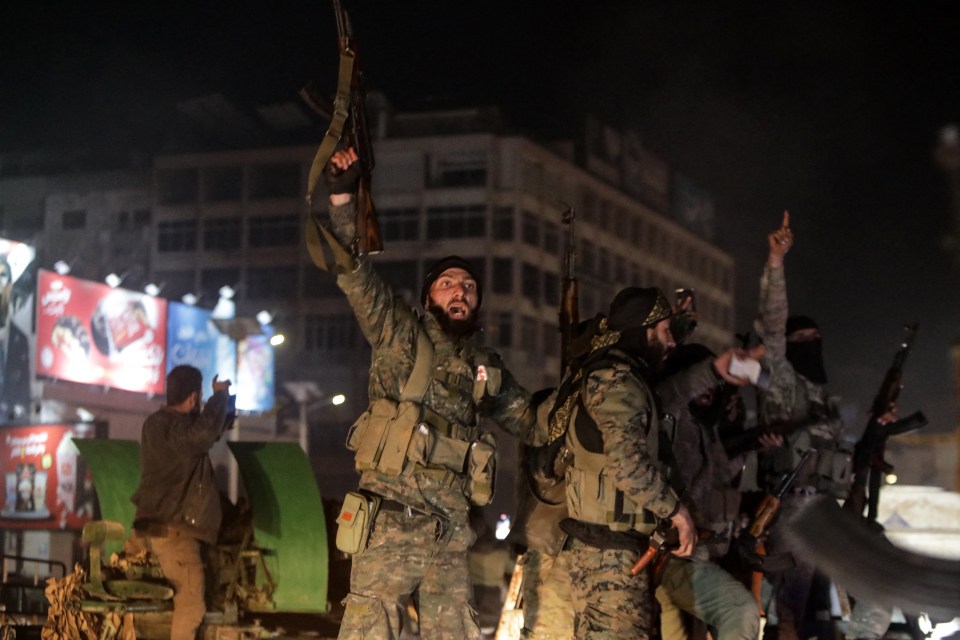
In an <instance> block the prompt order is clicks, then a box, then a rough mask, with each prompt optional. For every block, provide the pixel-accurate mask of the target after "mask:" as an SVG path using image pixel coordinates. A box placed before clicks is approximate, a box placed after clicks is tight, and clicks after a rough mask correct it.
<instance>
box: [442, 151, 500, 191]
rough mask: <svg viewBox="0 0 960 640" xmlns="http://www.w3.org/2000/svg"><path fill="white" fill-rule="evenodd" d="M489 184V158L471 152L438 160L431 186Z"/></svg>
mask: <svg viewBox="0 0 960 640" xmlns="http://www.w3.org/2000/svg"><path fill="white" fill-rule="evenodd" d="M486 184H487V158H486V156H485V155H482V154H479V155H478V154H469V155H463V156H458V157H447V158H440V159H438V160H437V164H436V167H435V168H434V171H433V176H431V179H430V186H431V187H483V186H485V185H486Z"/></svg>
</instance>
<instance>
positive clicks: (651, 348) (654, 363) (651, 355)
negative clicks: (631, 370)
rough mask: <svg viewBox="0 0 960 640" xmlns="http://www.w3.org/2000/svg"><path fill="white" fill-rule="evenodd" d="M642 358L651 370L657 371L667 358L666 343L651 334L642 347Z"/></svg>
mask: <svg viewBox="0 0 960 640" xmlns="http://www.w3.org/2000/svg"><path fill="white" fill-rule="evenodd" d="M643 359H644V360H646V361H647V364H648V365H650V368H651V369H652V370H653V371H659V370H660V369H662V368H663V363H664V361H665V360H666V359H667V345H665V344H664V343H662V342H660V340H659V339H658V338H657V337H656V336H653V338H652V339H650V340H648V341H647V344H646V346H645V347H644V348H643Z"/></svg>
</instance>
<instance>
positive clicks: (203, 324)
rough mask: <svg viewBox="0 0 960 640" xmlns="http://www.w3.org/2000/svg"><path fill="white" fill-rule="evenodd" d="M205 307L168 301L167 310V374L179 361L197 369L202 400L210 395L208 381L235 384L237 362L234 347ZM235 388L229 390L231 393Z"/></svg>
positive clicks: (211, 392)
mask: <svg viewBox="0 0 960 640" xmlns="http://www.w3.org/2000/svg"><path fill="white" fill-rule="evenodd" d="M212 316H213V314H212V312H211V311H208V310H207V309H202V308H200V307H194V306H190V305H188V304H182V303H179V302H170V303H168V312H167V373H169V372H170V370H171V369H173V368H174V367H176V366H177V365H181V364H189V365H191V366H194V367H196V368H197V369H200V373H202V374H203V399H204V400H207V399H209V398H210V396H211V395H213V388H212V387H211V384H210V382H211V380H213V376H214V375H219V376H220V379H221V380H227V379H229V380H231V381H233V382H234V383H237V379H236V377H235V374H234V372H235V371H236V368H237V364H236V360H237V346H236V343H235V342H234V341H233V340H231V339H230V338H229V337H228V336H226V335H224V334H223V333H221V332H220V330H219V329H218V328H217V326H216V324H214V322H213V317H212ZM235 392H236V388H234V389H231V393H235Z"/></svg>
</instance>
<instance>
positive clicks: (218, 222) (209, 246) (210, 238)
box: [203, 218, 240, 251]
mask: <svg viewBox="0 0 960 640" xmlns="http://www.w3.org/2000/svg"><path fill="white" fill-rule="evenodd" d="M239 248H240V218H208V219H207V220H204V221H203V249H204V250H205V251H236V250H237V249H239Z"/></svg>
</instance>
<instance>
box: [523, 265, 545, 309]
mask: <svg viewBox="0 0 960 640" xmlns="http://www.w3.org/2000/svg"><path fill="white" fill-rule="evenodd" d="M520 280H521V292H522V293H523V297H525V298H527V299H528V300H530V301H531V302H533V303H534V304H539V303H540V270H539V269H537V268H536V267H535V266H533V265H531V264H527V263H526V262H524V263H523V269H522V270H521V274H520Z"/></svg>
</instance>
